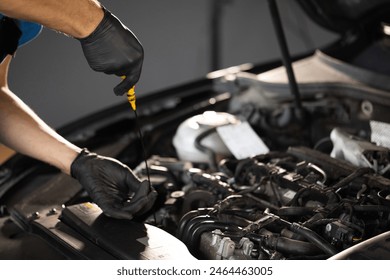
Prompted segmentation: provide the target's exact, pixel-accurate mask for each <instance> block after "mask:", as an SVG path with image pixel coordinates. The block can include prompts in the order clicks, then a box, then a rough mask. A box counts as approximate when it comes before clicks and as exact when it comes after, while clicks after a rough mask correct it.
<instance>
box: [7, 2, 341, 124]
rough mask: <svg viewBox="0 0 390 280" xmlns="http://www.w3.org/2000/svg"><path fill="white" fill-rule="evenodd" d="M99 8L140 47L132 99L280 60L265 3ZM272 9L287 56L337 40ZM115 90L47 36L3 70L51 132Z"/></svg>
mask: <svg viewBox="0 0 390 280" xmlns="http://www.w3.org/2000/svg"><path fill="white" fill-rule="evenodd" d="M101 2H102V3H103V4H104V5H105V6H106V7H107V8H108V9H109V10H111V11H112V12H113V13H114V14H115V15H117V16H118V17H119V18H120V19H121V20H122V22H123V23H124V24H125V25H127V26H128V27H129V28H130V29H131V30H132V31H133V32H134V33H135V34H136V35H137V37H138V38H139V39H140V41H141V42H142V44H143V46H144V49H145V61H144V67H143V73H142V77H141V79H140V82H139V83H138V86H137V94H138V95H142V94H147V93H149V92H155V91H158V90H161V89H165V88H169V87H172V86H175V85H178V84H182V83H185V82H188V81H192V80H194V79H198V78H201V77H204V76H205V75H206V74H207V73H208V72H210V71H212V70H215V69H216V68H226V67H229V66H233V65H238V64H243V63H247V62H252V63H261V62H267V61H270V60H274V59H276V58H278V57H279V56H280V53H279V48H278V45H277V41H276V37H275V35H274V32H273V31H274V29H273V26H272V22H271V17H270V15H269V11H268V5H267V1H261V0H240V1H239V0H185V1H183V0H165V1H158V0H138V1H136V0H115V1H108V0H102V1H101ZM278 4H279V8H280V13H281V16H282V20H283V24H284V26H285V32H286V36H287V39H288V43H289V47H290V51H291V53H292V54H299V53H303V52H305V51H307V50H311V49H314V48H316V47H321V46H324V45H326V44H328V43H330V42H332V41H333V40H335V39H336V38H337V36H336V35H335V34H332V33H330V32H328V31H326V30H323V29H322V28H320V27H319V26H317V25H316V24H314V23H313V22H312V21H311V20H310V19H309V18H308V17H307V16H306V15H305V14H304V13H303V12H302V10H301V9H300V7H299V6H298V5H297V4H296V3H295V1H291V0H279V1H278ZM216 11H217V13H216ZM215 14H218V15H219V21H217V22H219V26H220V28H215V27H218V25H217V26H216V25H215V22H216V21H215V17H213V15H215ZM213 19H214V20H213ZM212 26H214V28H212ZM216 29H219V31H220V32H219V37H220V44H219V45H220V47H219V48H218V52H217V57H216V56H215V54H216V53H215V51H214V52H213V48H212V47H211V46H212V43H213V38H214V39H217V37H215V36H213V34H215V33H213V32H215V31H216ZM214 43H215V42H214ZM213 53H214V55H213ZM118 82H119V78H117V77H113V76H107V75H104V74H101V73H97V72H93V71H92V70H90V68H89V66H88V64H87V63H86V60H85V58H84V56H83V54H82V51H81V48H80V46H79V43H78V41H77V40H74V39H72V38H69V37H66V36H63V35H62V34H58V33H56V32H53V31H52V30H48V29H44V30H43V32H42V34H41V36H40V37H38V38H37V39H36V40H35V41H33V42H32V43H30V44H29V45H27V46H25V47H23V48H21V49H20V50H19V51H18V53H17V55H16V57H15V59H14V61H13V63H12V64H11V69H10V86H11V88H12V90H13V91H14V92H15V93H16V94H17V95H18V96H19V97H20V98H22V99H23V100H24V101H25V102H26V103H27V104H28V105H29V106H30V107H32V109H33V110H35V111H36V112H37V113H38V115H40V116H41V118H42V119H44V120H45V121H46V122H47V123H48V124H49V125H51V126H52V127H54V128H59V127H61V126H63V125H65V124H67V123H69V122H71V121H74V120H76V119H78V118H80V117H82V116H85V115H88V114H91V113H93V112H96V111H98V110H100V109H102V108H106V107H108V106H111V105H114V104H118V103H120V102H123V101H124V97H117V96H115V95H114V93H113V91H112V89H113V87H114V86H115V85H116V84H117V83H118Z"/></svg>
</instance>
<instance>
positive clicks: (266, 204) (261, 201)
mask: <svg viewBox="0 0 390 280" xmlns="http://www.w3.org/2000/svg"><path fill="white" fill-rule="evenodd" d="M244 196H246V197H249V198H250V199H252V200H254V201H256V202H257V203H259V204H260V205H261V206H262V207H263V208H264V209H266V208H269V209H271V210H274V211H278V210H279V207H278V206H276V205H274V204H272V203H270V202H268V201H266V200H264V199H261V198H258V197H256V196H254V195H252V194H250V193H247V194H245V195H244Z"/></svg>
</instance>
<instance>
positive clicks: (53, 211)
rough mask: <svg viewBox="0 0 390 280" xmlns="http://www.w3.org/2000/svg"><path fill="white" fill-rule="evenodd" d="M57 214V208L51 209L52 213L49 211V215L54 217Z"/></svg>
mask: <svg viewBox="0 0 390 280" xmlns="http://www.w3.org/2000/svg"><path fill="white" fill-rule="evenodd" d="M56 213H57V209H55V208H52V209H50V211H49V215H54V214H56Z"/></svg>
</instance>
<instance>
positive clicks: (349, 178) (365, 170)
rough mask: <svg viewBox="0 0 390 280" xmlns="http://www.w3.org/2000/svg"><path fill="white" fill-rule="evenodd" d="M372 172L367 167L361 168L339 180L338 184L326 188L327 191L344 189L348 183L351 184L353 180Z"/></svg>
mask: <svg viewBox="0 0 390 280" xmlns="http://www.w3.org/2000/svg"><path fill="white" fill-rule="evenodd" d="M372 172H373V170H372V169H371V168H369V167H362V168H359V169H356V170H355V171H354V172H352V173H351V174H349V175H348V176H347V177H345V178H343V179H341V180H340V181H339V182H337V183H336V184H335V185H333V186H332V187H330V188H327V191H334V190H337V189H339V188H344V187H346V186H347V185H348V184H349V183H351V182H352V181H353V180H355V179H356V178H359V177H361V176H363V175H365V174H368V173H372Z"/></svg>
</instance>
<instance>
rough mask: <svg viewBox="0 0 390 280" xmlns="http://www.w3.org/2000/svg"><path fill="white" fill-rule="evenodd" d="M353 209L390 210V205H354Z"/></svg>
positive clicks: (361, 210) (369, 210)
mask: <svg viewBox="0 0 390 280" xmlns="http://www.w3.org/2000/svg"><path fill="white" fill-rule="evenodd" d="M353 210H355V211H358V212H365V211H367V212H390V206H387V205H354V206H353Z"/></svg>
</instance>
